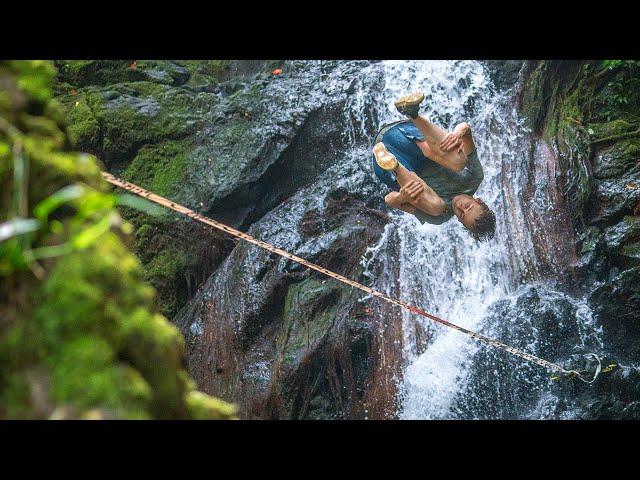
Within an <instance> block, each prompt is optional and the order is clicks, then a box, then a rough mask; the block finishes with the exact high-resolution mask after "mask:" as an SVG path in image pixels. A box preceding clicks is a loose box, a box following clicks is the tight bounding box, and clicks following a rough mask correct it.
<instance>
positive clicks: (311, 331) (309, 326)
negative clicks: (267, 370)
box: [276, 278, 346, 366]
mask: <svg viewBox="0 0 640 480" xmlns="http://www.w3.org/2000/svg"><path fill="white" fill-rule="evenodd" d="M344 291H346V289H344V288H343V287H342V286H338V285H335V284H333V282H326V281H322V280H316V279H314V278H307V279H306V280H304V281H302V282H300V283H297V284H294V285H292V286H291V287H289V290H288V292H287V296H286V298H285V303H284V309H283V315H282V318H283V326H282V329H281V335H280V337H279V339H278V342H277V345H276V348H277V351H278V352H279V356H280V358H281V362H282V364H283V365H285V366H290V365H293V364H294V363H296V362H299V361H300V360H301V359H302V357H303V356H304V352H305V351H306V350H307V349H309V350H313V347H315V346H316V345H317V344H318V343H319V342H321V341H322V339H323V338H324V337H325V335H326V334H327V332H328V331H329V330H330V328H331V326H332V325H333V322H334V320H335V318H336V314H337V310H338V305H339V303H340V298H341V295H342V294H343V293H344ZM303 319H304V320H303Z"/></svg>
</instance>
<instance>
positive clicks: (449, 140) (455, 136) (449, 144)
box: [440, 123, 471, 153]
mask: <svg viewBox="0 0 640 480" xmlns="http://www.w3.org/2000/svg"><path fill="white" fill-rule="evenodd" d="M469 132H471V127H470V126H469V124H468V123H460V124H458V125H457V126H456V128H454V130H453V132H451V133H448V134H447V135H446V136H445V137H444V138H443V139H442V142H440V148H441V149H442V150H444V151H445V152H448V151H451V150H453V149H454V148H458V152H460V153H463V147H464V143H463V142H462V137H464V136H465V135H467V134H468V133H469Z"/></svg>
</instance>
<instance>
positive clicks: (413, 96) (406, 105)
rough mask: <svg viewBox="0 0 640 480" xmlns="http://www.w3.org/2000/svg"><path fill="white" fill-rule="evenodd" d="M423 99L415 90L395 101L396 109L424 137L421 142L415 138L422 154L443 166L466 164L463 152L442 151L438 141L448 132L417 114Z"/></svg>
mask: <svg viewBox="0 0 640 480" xmlns="http://www.w3.org/2000/svg"><path fill="white" fill-rule="evenodd" d="M423 100H424V95H423V94H422V93H421V92H415V93H410V94H408V95H404V96H403V97H401V98H400V99H398V100H397V101H396V102H395V105H396V108H397V109H398V111H399V112H400V113H402V114H403V115H406V116H407V117H409V119H410V120H411V122H412V123H413V124H414V125H415V126H416V127H417V128H418V130H420V133H421V134H422V136H423V137H424V138H425V141H422V142H421V141H418V140H416V144H417V145H418V147H419V148H420V150H421V151H422V153H423V155H424V156H425V157H427V158H430V159H432V160H433V161H435V162H436V163H439V164H440V165H442V166H444V167H445V168H450V166H451V165H460V164H462V165H464V164H466V162H467V159H466V156H465V155H464V153H460V152H458V151H457V149H453V150H450V151H444V150H442V149H441V148H440V143H441V142H442V140H443V139H444V137H445V136H447V133H448V132H447V131H446V130H445V129H443V128H441V127H439V126H438V125H436V124H434V123H432V122H430V121H429V120H427V119H426V118H425V117H422V116H420V115H419V114H418V110H419V107H420V103H422V101H423Z"/></svg>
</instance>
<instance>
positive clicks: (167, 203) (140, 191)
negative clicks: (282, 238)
mask: <svg viewBox="0 0 640 480" xmlns="http://www.w3.org/2000/svg"><path fill="white" fill-rule="evenodd" d="M102 176H103V177H104V179H105V180H106V181H107V182H109V183H111V184H112V185H115V186H117V187H120V188H123V189H125V190H127V191H129V192H132V193H135V194H136V195H139V196H141V197H143V198H146V199H147V200H150V201H152V202H154V203H157V204H158V205H162V206H164V207H167V208H170V209H171V210H174V211H176V212H178V213H181V214H183V215H186V216H187V217H190V218H193V219H194V220H197V221H199V222H202V223H204V224H206V225H210V226H212V227H214V228H217V229H218V230H222V231H223V232H226V233H228V234H229V235H232V236H234V237H236V238H240V239H242V240H244V241H246V242H249V243H251V244H253V245H257V246H258V247H260V248H264V249H265V250H268V251H270V252H273V253H276V254H278V255H280V256H281V257H284V258H287V259H289V260H293V261H294V262H297V263H299V264H301V265H304V266H305V267H307V268H310V269H312V270H316V271H318V272H320V273H322V274H324V275H326V276H328V277H331V278H334V279H336V280H338V281H339V282H342V283H344V284H346V285H351V286H352V287H354V288H357V289H359V290H362V291H363V292H367V293H368V294H370V295H372V296H374V297H378V298H381V299H382V300H384V301H385V302H389V303H392V304H394V305H398V306H399V307H402V308H405V309H407V310H409V311H410V312H413V313H416V314H418V315H421V316H423V317H426V318H429V319H430V320H433V321H434V322H437V323H440V324H442V325H446V326H447V327H449V328H453V329H455V330H458V331H459V332H462V333H464V334H466V335H468V336H470V337H471V338H475V339H476V340H480V341H481V342H484V343H486V344H488V345H491V346H493V347H497V348H500V349H502V350H505V351H507V352H509V353H511V354H513V355H516V356H518V357H520V358H523V359H525V360H527V361H529V362H533V363H536V364H538V365H540V366H542V367H545V368H548V369H549V370H551V371H554V372H560V373H575V372H573V371H568V370H565V369H564V368H562V367H561V366H559V365H556V364H555V363H552V362H549V361H548V360H544V359H542V358H539V357H536V356H535V355H531V354H530V353H527V352H525V351H522V350H520V349H517V348H515V347H510V346H509V345H506V344H504V343H502V342H500V341H498V340H494V339H492V338H489V337H487V336H485V335H482V334H480V333H476V332H474V331H471V330H468V329H466V328H464V327H461V326H459V325H456V324H454V323H451V322H448V321H446V320H443V319H442V318H440V317H436V316H435V315H432V314H430V313H428V312H425V311H424V310H422V309H420V308H417V307H414V306H413V305H411V304H409V303H407V302H403V301H402V300H398V299H396V298H393V297H390V296H388V295H385V294H384V293H382V292H379V291H377V290H374V289H372V288H370V287H367V286H365V285H362V284H361V283H358V282H356V281H354V280H350V279H348V278H347V277H344V276H342V275H340V274H338V273H335V272H332V271H331V270H327V269H326V268H323V267H321V266H319V265H316V264H315V263H312V262H309V261H307V260H305V259H304V258H301V257H298V256H297V255H294V254H292V253H289V252H287V251H285V250H282V249H280V248H278V247H274V246H273V245H271V244H269V243H267V242H263V241H262V240H258V239H256V238H254V237H252V236H251V235H248V234H246V233H244V232H241V231H239V230H236V229H235V228H231V227H229V226H227V225H225V224H224V223H220V222H217V221H215V220H212V219H211V218H208V217H205V216H203V215H200V214H199V213H197V212H194V211H193V210H190V209H188V208H187V207H184V206H182V205H179V204H177V203H175V202H172V201H171V200H168V199H166V198H164V197H161V196H160V195H156V194H155V193H153V192H150V191H148V190H145V189H144V188H142V187H139V186H138V185H134V184H133V183H129V182H126V181H124V180H121V179H119V178H117V177H114V176H113V175H111V174H110V173H107V172H102Z"/></svg>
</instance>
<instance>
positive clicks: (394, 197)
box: [384, 192, 400, 207]
mask: <svg viewBox="0 0 640 480" xmlns="http://www.w3.org/2000/svg"><path fill="white" fill-rule="evenodd" d="M399 195H400V194H399V193H398V192H389V193H387V194H386V195H385V196H384V203H386V204H387V205H388V206H390V207H395V206H396V204H397V203H398V196H399Z"/></svg>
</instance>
